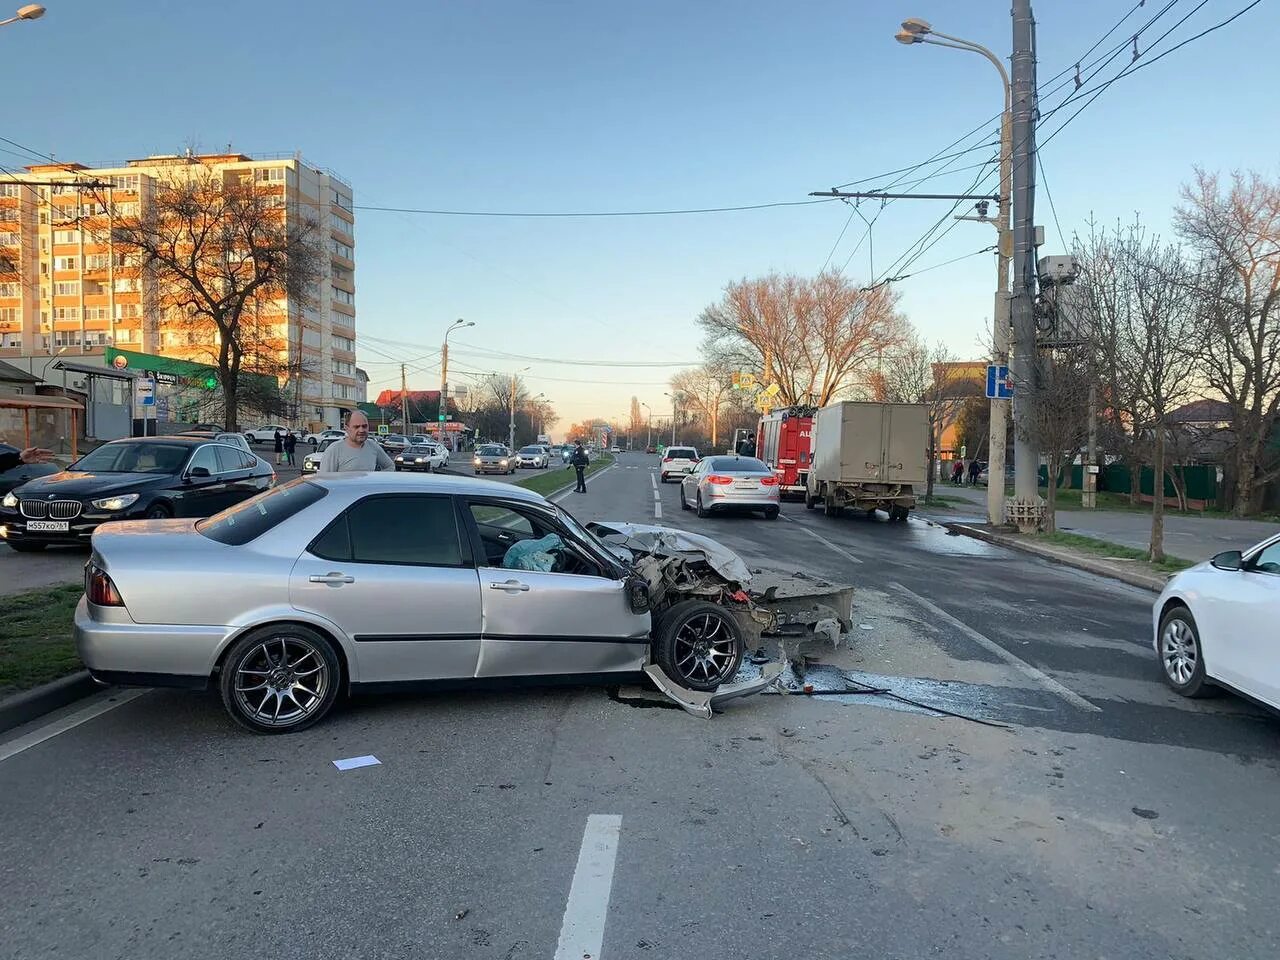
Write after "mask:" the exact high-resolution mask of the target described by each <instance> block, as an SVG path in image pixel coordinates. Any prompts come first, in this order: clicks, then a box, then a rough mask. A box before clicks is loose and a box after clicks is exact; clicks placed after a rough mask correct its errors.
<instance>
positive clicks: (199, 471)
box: [187, 467, 213, 480]
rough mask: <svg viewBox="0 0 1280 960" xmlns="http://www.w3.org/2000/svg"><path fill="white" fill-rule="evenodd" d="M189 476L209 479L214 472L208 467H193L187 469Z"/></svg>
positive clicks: (193, 478) (197, 478)
mask: <svg viewBox="0 0 1280 960" xmlns="http://www.w3.org/2000/svg"><path fill="white" fill-rule="evenodd" d="M187 476H188V477H189V478H190V479H192V480H207V479H208V478H209V477H212V476H213V474H212V473H210V472H209V468H208V467H192V468H191V469H190V470H188V471H187Z"/></svg>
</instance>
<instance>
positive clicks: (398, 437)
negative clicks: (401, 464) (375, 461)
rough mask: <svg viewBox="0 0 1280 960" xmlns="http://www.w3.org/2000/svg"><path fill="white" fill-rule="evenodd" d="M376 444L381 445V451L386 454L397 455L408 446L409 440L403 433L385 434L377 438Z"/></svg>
mask: <svg viewBox="0 0 1280 960" xmlns="http://www.w3.org/2000/svg"><path fill="white" fill-rule="evenodd" d="M378 442H379V443H380V444H382V449H384V450H386V451H387V453H399V452H400V451H401V450H403V449H404V448H405V447H407V446H409V438H408V437H406V436H405V435H404V434H403V433H387V434H383V435H382V436H380V437H378Z"/></svg>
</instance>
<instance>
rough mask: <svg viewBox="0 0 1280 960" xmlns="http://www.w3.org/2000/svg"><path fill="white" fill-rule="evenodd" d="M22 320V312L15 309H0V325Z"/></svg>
mask: <svg viewBox="0 0 1280 960" xmlns="http://www.w3.org/2000/svg"><path fill="white" fill-rule="evenodd" d="M21 319H22V311H21V310H20V309H18V308H17V307H0V323H17V322H18V321H19V320H21Z"/></svg>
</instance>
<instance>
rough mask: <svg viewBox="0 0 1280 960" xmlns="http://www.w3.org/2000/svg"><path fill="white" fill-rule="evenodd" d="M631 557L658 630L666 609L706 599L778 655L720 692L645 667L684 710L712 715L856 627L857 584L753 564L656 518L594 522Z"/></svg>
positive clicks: (756, 646)
mask: <svg viewBox="0 0 1280 960" xmlns="http://www.w3.org/2000/svg"><path fill="white" fill-rule="evenodd" d="M587 529H588V530H590V531H591V533H593V534H594V535H595V536H596V537H597V538H598V539H599V540H600V541H601V542H602V543H604V544H605V545H606V546H608V547H609V548H610V549H611V550H612V551H613V552H614V553H615V554H616V555H617V556H619V558H620V559H622V560H623V561H624V562H626V563H627V564H628V565H629V566H630V568H631V570H632V571H633V574H634V575H635V576H636V577H638V578H639V579H640V581H641V582H643V584H644V585H645V586H646V588H647V604H648V608H649V611H650V614H651V616H652V618H653V622H654V625H655V634H656V633H657V632H658V628H659V625H660V624H661V623H662V620H663V617H664V615H665V614H666V613H667V612H668V611H671V610H672V608H673V607H676V606H677V605H678V604H682V603H684V602H685V601H691V600H702V601H707V602H710V603H713V604H716V605H718V606H719V607H721V608H723V609H724V610H725V611H727V612H728V613H729V614H731V615H732V617H733V620H734V622H735V623H736V624H737V625H738V628H739V631H740V632H741V635H742V641H743V646H744V647H745V649H746V650H751V651H762V652H764V654H765V656H766V657H768V658H770V659H771V660H772V661H773V662H772V663H770V664H768V665H767V666H766V668H765V669H763V670H760V671H752V672H751V678H750V679H749V680H742V681H738V680H735V679H732V678H730V679H727V680H726V682H724V683H722V684H720V685H719V686H718V687H717V688H716V689H715V690H714V691H698V690H694V689H690V687H689V686H688V685H687V684H686V683H681V682H680V681H679V679H678V678H673V677H671V676H669V675H668V673H667V672H665V671H664V670H663V669H662V667H661V665H660V664H659V663H656V662H655V663H650V664H649V665H648V666H647V667H646V668H645V673H646V674H648V675H649V677H650V679H652V680H653V682H654V683H655V685H657V687H658V688H659V689H660V690H661V691H662V692H663V693H664V694H666V695H667V696H668V697H670V698H671V699H673V700H675V701H676V702H677V703H679V704H680V706H682V707H683V708H684V709H685V710H687V711H689V712H690V713H693V714H695V715H698V716H704V717H706V716H710V715H711V712H712V709H713V708H714V707H715V706H717V705H718V704H720V703H721V702H723V701H726V700H730V699H734V698H736V697H741V696H745V695H747V694H751V693H758V692H761V691H763V690H765V689H767V688H768V687H769V686H771V685H772V684H773V683H774V681H775V680H776V679H777V678H778V677H779V676H780V675H781V674H782V672H783V671H784V670H785V668H786V666H787V664H788V662H789V661H790V660H792V659H797V658H801V657H803V655H804V653H803V651H804V648H805V647H806V645H810V644H814V643H830V644H832V645H838V644H839V643H840V642H841V639H842V638H843V637H844V636H845V634H847V633H848V632H849V631H850V630H851V629H852V628H853V623H852V610H853V587H851V586H848V585H845V584H836V583H831V582H829V581H826V580H823V579H821V578H819V577H815V576H812V575H810V574H806V573H803V572H794V573H786V572H784V571H779V570H766V569H757V570H752V569H751V568H750V567H748V565H747V564H746V563H745V562H744V561H743V560H742V558H741V557H739V556H738V555H737V554H735V553H734V552H733V551H731V550H729V549H728V548H726V547H725V546H723V545H722V544H720V543H717V542H716V541H715V540H712V539H711V538H709V537H704V536H701V535H699V534H696V533H689V532H687V531H684V530H676V529H672V528H670V527H660V526H654V525H651V524H640V523H624V522H611V521H599V522H594V523H589V524H587Z"/></svg>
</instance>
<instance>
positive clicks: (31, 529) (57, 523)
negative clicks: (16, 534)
mask: <svg viewBox="0 0 1280 960" xmlns="http://www.w3.org/2000/svg"><path fill="white" fill-rule="evenodd" d="M70 529H71V524H70V523H69V522H68V521H66V520H28V521H27V532H28V533H66V532H67V531H68V530H70Z"/></svg>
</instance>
